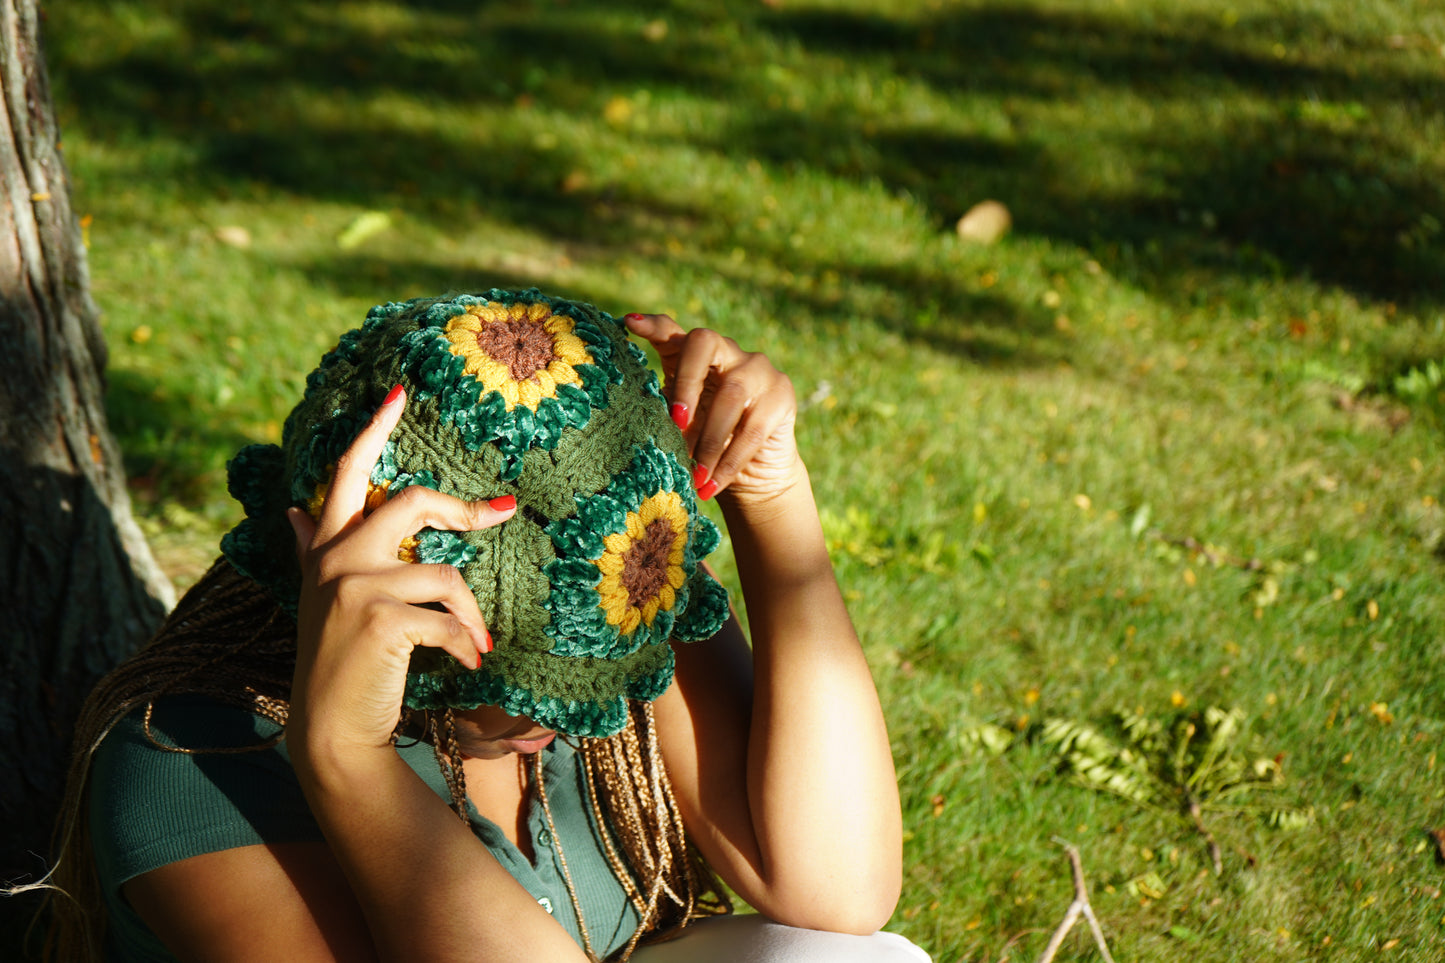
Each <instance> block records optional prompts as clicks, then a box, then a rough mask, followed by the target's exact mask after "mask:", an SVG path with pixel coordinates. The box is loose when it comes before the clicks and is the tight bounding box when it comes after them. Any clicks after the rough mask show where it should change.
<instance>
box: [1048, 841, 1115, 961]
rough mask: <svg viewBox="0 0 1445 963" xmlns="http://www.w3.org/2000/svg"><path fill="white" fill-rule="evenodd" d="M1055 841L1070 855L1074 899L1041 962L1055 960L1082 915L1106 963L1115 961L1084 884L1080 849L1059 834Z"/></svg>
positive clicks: (1050, 940)
mask: <svg viewBox="0 0 1445 963" xmlns="http://www.w3.org/2000/svg"><path fill="white" fill-rule="evenodd" d="M1054 842H1056V843H1058V844H1059V845H1060V846H1062V847H1064V853H1065V854H1066V855H1067V856H1068V857H1069V869H1070V871H1071V872H1072V873H1073V877H1074V901H1073V902H1072V903H1070V904H1069V908H1068V910H1067V911H1066V912H1065V913H1064V919H1063V922H1061V923H1060V924H1059V928H1058V929H1056V930H1054V935H1053V936H1052V937H1051V938H1050V939H1049V945H1048V946H1046V947H1044V955H1043V956H1041V957H1039V963H1050V961H1052V960H1053V958H1054V954H1055V953H1057V952H1058V951H1059V947H1060V946H1062V945H1063V943H1064V937H1065V936H1068V935H1069V930H1071V929H1073V928H1074V924H1075V923H1077V922H1078V921H1079V917H1080V915H1082V916H1083V917H1084V919H1086V920H1088V922H1089V929H1090V930H1091V931H1093V934H1094V942H1095V943H1096V944H1098V947H1099V954H1100V955H1101V956H1103V957H1104V963H1114V958H1113V957H1112V956H1110V955H1109V944H1108V943H1107V942H1105V941H1104V931H1103V930H1102V929H1101V928H1100V927H1099V918H1098V917H1097V916H1095V915H1094V908H1093V907H1092V906H1090V905H1089V890H1088V888H1087V887H1086V886H1085V885H1084V864H1083V863H1081V862H1080V861H1079V851H1078V849H1077V848H1075V847H1074V846H1073V845H1072V844H1070V843H1066V842H1064V841H1063V840H1062V839H1060V838H1059V837H1057V836H1055V837H1054Z"/></svg>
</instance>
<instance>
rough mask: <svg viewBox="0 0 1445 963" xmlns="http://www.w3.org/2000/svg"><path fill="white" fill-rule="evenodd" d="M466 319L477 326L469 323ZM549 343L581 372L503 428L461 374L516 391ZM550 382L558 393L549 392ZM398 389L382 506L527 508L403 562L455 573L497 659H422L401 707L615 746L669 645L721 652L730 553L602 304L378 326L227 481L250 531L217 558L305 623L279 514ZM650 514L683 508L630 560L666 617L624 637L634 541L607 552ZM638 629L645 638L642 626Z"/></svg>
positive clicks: (513, 303) (509, 294)
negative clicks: (511, 504) (426, 502)
mask: <svg viewBox="0 0 1445 963" xmlns="http://www.w3.org/2000/svg"><path fill="white" fill-rule="evenodd" d="M530 306H540V307H530ZM469 309H470V310H471V311H472V315H473V316H472V317H465V316H464V315H467V313H468V311H469ZM508 311H510V312H511V313H510V314H508V313H507V312H508ZM527 311H531V312H533V314H535V315H538V316H541V317H542V318H543V319H542V320H533V319H532V318H533V315H528V314H526V312H527ZM514 316H515V317H514ZM477 317H481V318H483V320H482V321H480V322H478V321H476V318H477ZM497 318H501V319H502V320H501V321H497V320H496V319H497ZM518 318H520V319H518ZM453 319H459V320H458V322H457V323H458V324H463V323H465V324H480V325H481V326H482V327H481V329H480V331H481V332H485V333H489V334H491V333H496V332H497V331H500V332H502V334H498V335H497V338H498V339H499V340H497V341H496V344H498V345H500V346H501V347H497V348H495V350H494V347H495V346H494V347H488V346H487V345H488V344H491V342H484V340H483V338H484V334H483V333H477V335H476V337H475V339H473V341H468V340H466V339H467V338H469V337H471V335H470V334H469V333H468V332H470V330H471V329H467V328H465V327H464V328H463V329H461V330H460V331H454V333H453V335H452V336H451V338H452V340H448V336H447V335H446V333H445V329H446V327H447V325H448V324H449V323H450V322H452V321H453ZM486 319H491V320H486ZM508 319H510V320H508ZM491 324H501V325H502V326H501V327H500V328H495V329H494V328H491V327H487V325H491ZM546 325H553V326H555V327H556V328H557V330H559V331H562V332H563V333H562V334H556V335H554V336H553V337H554V340H553V341H552V342H550V343H551V344H552V345H553V347H554V349H555V354H554V359H561V358H563V353H564V349H563V348H562V347H557V346H558V345H562V344H563V341H564V340H565V343H566V345H567V346H568V347H566V349H565V351H566V352H568V353H567V354H566V357H568V358H572V359H573V361H574V362H575V363H570V364H569V365H562V366H561V367H557V368H555V369H554V368H546V369H545V370H546V371H547V372H548V373H549V377H547V378H544V377H542V376H541V375H539V374H533V375H532V376H531V379H530V380H531V383H532V386H533V387H531V388H530V389H528V390H531V391H533V392H534V393H536V392H539V391H540V392H541V395H542V397H541V398H540V400H535V399H534V404H531V405H529V404H527V403H515V404H513V405H512V406H511V407H510V409H509V407H508V402H507V400H506V398H505V397H504V395H503V391H502V389H501V388H498V389H495V390H493V389H488V388H487V387H486V386H485V385H484V384H483V381H482V378H483V374H482V373H478V374H475V375H473V374H468V373H467V372H466V370H465V368H466V366H467V364H468V363H469V359H471V358H472V356H473V355H474V354H476V352H477V350H478V349H477V348H476V347H475V346H474V343H473V342H475V344H480V345H482V346H483V347H482V349H481V350H482V352H483V354H484V358H483V363H487V364H490V363H492V362H497V364H498V365H500V367H498V366H496V365H493V367H492V368H489V369H485V370H487V371H492V372H495V371H504V372H506V373H507V374H506V377H505V378H504V379H503V380H507V379H510V381H511V383H512V384H513V385H514V386H515V385H517V384H520V383H521V381H522V380H525V379H523V378H519V377H518V376H517V375H516V372H518V371H519V370H521V371H526V370H527V368H528V366H529V365H533V364H537V363H538V362H537V361H536V358H537V357H539V355H537V354H536V352H537V351H538V350H540V349H539V348H538V345H545V344H547V343H548V342H546V338H545V337H543V334H542V333H539V332H543V331H544V327H545V326H546ZM546 330H551V329H550V328H548V329H546ZM513 332H517V333H516V336H515V339H513ZM508 339H511V340H508ZM460 342H465V349H466V350H467V351H470V352H472V354H468V355H466V357H463V356H462V355H461V354H459V353H458V351H461V350H463V349H462V347H456V348H454V345H458V344H459V343H460ZM487 352H491V353H487ZM526 352H532V353H531V354H527V353H526ZM582 358H585V361H583V360H577V359H582ZM498 359H500V360H498ZM508 359H510V361H509V360H508ZM509 363H510V364H511V365H513V366H512V367H507V364H509ZM559 363H560V362H559ZM537 370H542V369H537ZM554 371H556V372H560V374H558V375H557V376H556V377H551V376H550V374H551V373H553V372H554ZM487 377H491V378H493V380H495V379H496V377H497V376H496V375H495V374H489V375H487ZM564 377H565V378H566V379H569V380H567V381H566V382H565V383H564V381H563V378H564ZM397 384H401V385H403V386H404V387H405V389H406V391H407V402H406V409H405V412H404V414H403V417H402V420H401V423H400V424H399V425H398V426H397V428H396V429H395V430H394V431H393V432H392V435H391V437H390V439H389V441H388V442H387V444H386V446H385V448H384V450H383V451H382V454H381V457H380V458H379V459H378V460H377V463H376V465H375V466H374V467H373V469H372V472H371V479H370V480H371V483H372V485H373V487H374V488H380V489H384V490H385V497H388V498H389V497H394V496H395V495H396V493H397V492H399V491H402V490H403V489H405V488H407V487H409V486H411V485H423V486H425V487H428V488H433V489H436V490H438V491H442V492H445V493H448V494H452V495H456V496H458V497H461V498H465V499H469V500H477V499H492V498H496V497H499V496H502V495H514V496H516V498H517V506H518V509H517V512H516V513H515V514H514V515H513V517H512V518H510V519H509V520H508V521H506V522H504V523H503V524H501V525H500V526H496V527H494V528H490V529H485V530H483V531H477V532H438V531H432V530H425V531H423V532H421V533H419V534H418V535H417V537H416V539H415V540H414V541H412V540H409V541H408V543H406V545H405V546H403V553H404V555H405V557H407V558H408V559H409V560H412V561H417V562H421V563H441V564H450V565H453V566H455V567H456V568H457V569H458V570H459V571H460V572H461V573H462V576H463V578H464V579H465V580H466V582H467V585H468V586H469V587H470V588H471V590H472V592H473V594H474V595H475V596H476V598H477V601H478V603H479V605H480V606H481V610H482V615H483V617H484V618H485V619H486V621H487V626H488V629H489V631H490V632H491V634H492V637H493V639H494V641H495V643H496V648H495V650H494V651H493V652H491V653H489V654H487V655H486V656H484V657H483V660H482V666H481V668H480V669H470V668H468V667H466V666H463V665H461V664H460V663H458V662H457V661H456V660H454V659H452V658H451V657H450V656H448V655H445V654H443V653H441V652H440V650H436V649H427V648H419V649H418V650H417V651H416V654H415V655H414V657H413V660H412V671H411V672H410V673H409V674H408V678H407V693H406V704H407V705H408V706H410V707H412V708H441V707H444V706H449V707H453V708H472V707H475V706H477V705H481V704H491V705H498V706H501V707H502V708H504V709H505V710H506V711H508V712H510V713H512V714H513V715H525V716H529V717H531V718H532V719H534V720H535V721H537V722H538V723H540V724H541V725H544V726H547V727H549V728H552V729H556V730H557V731H559V732H563V733H566V734H569V735H576V736H605V735H610V734H612V733H615V732H617V731H619V730H620V729H621V728H622V727H623V726H624V725H625V724H626V720H627V709H626V704H625V701H626V700H627V699H643V700H647V699H653V698H656V697H657V696H658V695H660V694H661V692H662V691H664V690H665V689H666V688H667V686H668V684H669V683H670V682H671V679H672V674H673V655H672V648H671V645H670V641H669V640H670V639H678V640H681V641H696V640H699V639H703V638H707V637H709V636H711V635H712V634H713V633H715V632H716V631H717V629H718V628H720V627H721V625H722V623H723V621H724V620H725V619H726V617H727V593H726V591H725V590H724V589H723V588H722V587H721V586H720V585H718V584H717V582H716V581H714V580H713V579H712V578H711V577H710V576H708V575H707V574H706V572H705V571H704V570H703V569H702V567H701V565H700V562H701V560H702V558H703V557H704V556H705V555H706V554H707V553H708V552H710V551H711V550H712V549H713V548H715V547H716V546H717V544H718V542H719V535H718V532H717V529H716V527H715V526H714V525H713V524H712V523H711V522H710V521H709V520H708V519H707V518H706V517H705V516H703V515H702V514H701V513H700V511H699V508H698V503H697V499H696V495H695V493H694V491H693V489H692V485H691V471H690V466H691V460H690V459H689V457H688V455H687V452H686V447H685V444H684V442H683V439H682V435H681V433H680V432H679V431H678V429H677V427H676V426H675V425H674V424H673V423H672V421H671V419H670V418H669V417H668V413H667V409H666V404H665V402H664V400H663V395H662V392H661V390H660V386H659V384H658V380H657V376H656V374H655V373H653V372H652V371H651V370H649V369H648V368H647V366H646V362H645V355H644V354H643V353H642V352H641V351H640V350H639V349H638V348H637V346H636V345H634V344H632V343H631V342H630V341H629V340H628V339H627V333H626V331H625V330H624V329H623V328H622V327H621V326H620V325H619V324H617V322H615V321H614V320H613V319H612V318H611V317H610V316H608V315H607V314H605V313H604V312H602V311H599V310H598V309H596V308H594V307H592V306H591V305H587V304H581V303H578V302H572V301H565V300H561V299H557V298H551V297H548V296H546V295H543V294H541V293H540V292H538V291H536V290H527V291H502V290H491V291H487V292H484V293H481V294H476V295H462V296H459V297H451V298H442V299H422V300H415V301H407V302H401V303H391V304H385V305H380V306H378V307H375V308H373V309H372V310H371V311H370V312H369V313H368V315H367V318H366V321H365V322H364V323H363V325H362V327H361V328H360V329H358V330H354V331H350V332H347V333H346V334H345V335H343V336H342V338H341V340H340V341H339V343H338V344H337V346H336V348H334V349H333V350H332V351H330V352H329V353H327V355H326V356H325V357H324V358H323V359H322V362H321V365H320V366H319V367H318V368H317V369H316V370H315V371H313V372H312V373H311V375H310V376H308V378H307V382H306V385H307V387H306V392H305V396H304V398H303V399H302V401H301V403H300V404H299V405H298V406H297V407H296V409H295V410H294V411H292V413H291V415H290V416H289V417H288V418H287V420H286V426H285V429H284V432H283V440H282V445H281V446H280V447H277V446H274V445H253V446H250V447H248V448H245V449H243V450H242V451H241V452H240V453H238V454H237V456H236V457H235V458H234V459H233V460H232V461H231V463H230V464H229V465H228V471H229V487H230V491H231V494H232V495H233V496H234V497H235V498H236V499H237V500H238V501H240V502H241V504H242V506H243V507H244V508H245V511H246V518H245V519H244V520H243V521H242V522H241V523H240V524H238V525H237V526H236V527H235V528H234V529H233V530H232V531H230V532H229V533H227V534H226V536H225V537H224V538H223V539H222V543H221V548H222V552H223V554H225V556H226V557H227V558H228V559H229V560H230V562H231V563H232V565H234V566H235V567H236V568H237V569H238V570H239V571H241V572H242V573H243V574H245V575H248V576H249V577H251V578H253V579H255V580H256V581H257V582H259V583H260V584H262V585H263V586H265V587H266V588H267V589H268V590H269V591H270V592H271V593H272V594H273V595H275V597H276V598H277V599H278V601H280V602H281V604H282V605H283V606H284V607H286V608H287V609H289V610H290V611H292V612H293V613H294V611H295V608H296V603H297V597H298V593H299V586H300V572H299V569H298V565H297V562H296V559H295V550H294V536H293V535H292V533H291V528H290V525H289V523H288V522H287V520H286V518H285V512H286V509H287V508H288V507H290V506H293V505H294V506H300V507H303V508H305V507H308V504H311V505H314V504H316V502H317V501H318V496H319V495H321V494H322V493H323V492H324V489H325V486H326V485H328V484H329V482H330V477H331V474H332V472H333V471H334V468H335V464H336V460H337V458H339V457H340V455H341V454H342V453H343V452H344V451H345V450H346V449H347V447H348V446H349V445H350V444H351V442H352V440H353V439H354V438H355V437H356V434H357V433H358V432H359V431H360V430H361V429H362V428H363V427H364V426H365V425H366V424H367V422H368V421H369V419H370V418H371V416H372V414H373V412H374V411H375V410H376V409H377V407H379V406H380V404H381V402H382V400H383V399H384V398H385V397H386V395H387V393H388V392H389V391H390V390H391V389H392V387H393V386H394V385H397ZM537 386H540V387H537ZM506 390H508V391H515V388H506ZM377 497H380V496H377ZM649 499H652V502H651V503H649V504H651V505H653V506H656V505H662V504H665V505H667V506H671V507H670V508H669V509H668V510H669V512H670V514H669V515H668V516H667V517H668V519H669V521H667V523H666V524H663V523H661V522H659V523H656V524H655V525H654V526H653V527H652V528H649V529H648V532H650V533H653V534H651V535H649V538H651V539H652V541H649V542H648V544H649V545H653V544H654V543H655V544H656V545H660V546H661V548H659V549H657V550H656V551H653V552H652V554H647V553H646V552H643V551H642V549H641V548H638V549H637V550H636V552H633V553H631V554H628V555H627V556H626V557H627V559H629V561H628V562H627V565H628V569H627V571H628V573H629V576H628V577H630V578H632V579H633V583H628V584H634V583H635V584H637V585H642V586H647V587H648V588H647V590H648V591H653V588H652V586H653V584H654V583H658V579H659V578H661V579H664V580H666V579H671V581H670V582H667V581H664V582H662V583H658V584H666V586H667V588H666V589H665V590H664V589H662V588H656V589H655V591H653V595H652V598H653V599H654V604H653V606H652V608H653V610H655V613H654V614H653V615H652V616H651V617H650V618H648V617H646V616H643V617H642V621H641V622H639V623H638V624H636V626H635V627H634V628H628V624H629V623H628V622H627V621H626V620H625V619H623V618H622V616H621V615H619V612H621V611H622V610H621V609H619V608H618V604H617V602H616V587H617V584H618V578H619V576H613V577H612V581H611V583H609V585H610V588H608V586H602V588H599V585H600V584H601V583H602V582H603V580H604V575H603V572H602V570H601V569H600V568H599V563H598V562H597V560H598V559H599V558H600V557H601V555H602V554H603V553H604V551H605V541H606V538H607V537H608V536H618V537H619V538H622V539H623V541H622V542H621V543H614V544H632V543H631V542H628V541H627V540H626V537H625V533H626V532H627V531H628V522H627V519H628V513H629V512H631V513H633V523H634V531H636V530H637V526H638V525H639V524H641V523H640V522H639V521H638V518H639V517H640V516H638V515H637V513H638V512H639V511H640V510H641V506H642V505H643V503H644V502H647V501H648V500H649ZM679 506H680V508H679ZM667 525H671V526H672V527H671V528H669V527H667ZM679 532H680V534H676V533H679ZM669 539H671V541H669ZM637 544H639V545H641V543H637ZM669 546H670V549H669ZM664 549H668V550H670V551H671V552H672V554H671V555H666V552H665V551H663V550H664ZM664 556H665V557H666V558H667V559H669V561H668V562H667V563H666V564H664V563H663V562H662V561H661V559H663V558H664ZM678 556H680V558H681V561H680V563H677V564H673V560H675V559H676V558H677V557H678ZM619 557H621V556H619ZM636 559H641V560H642V561H636ZM601 564H606V563H601ZM616 566H617V563H616V561H615V559H614V561H613V567H614V569H615V568H616ZM647 566H651V568H648V567H647ZM638 571H640V572H641V573H642V574H640V575H639V574H637V572H638ZM649 578H650V579H651V581H649V580H648V579H649ZM638 579H641V581H640V582H639V581H637V580H638ZM672 582H678V583H680V584H678V585H676V587H673V585H672ZM604 590H606V591H612V592H613V593H614V594H613V596H612V598H613V601H612V602H610V603H609V604H610V605H611V608H610V609H607V610H604V607H603V606H602V603H601V601H600V598H601V597H600V596H599V591H604ZM629 591H631V590H629ZM636 591H637V592H639V593H641V592H643V589H642V588H638V589H637V590H636ZM624 597H626V598H628V599H629V600H631V601H638V600H633V599H631V596H630V595H626V593H624ZM663 602H670V604H662V603H663ZM638 604H639V605H640V604H641V603H640V602H639V603H638ZM639 611H647V610H646V609H640V610H639ZM609 613H610V614H609ZM631 618H632V621H634V622H636V621H637V619H638V615H637V613H634V614H633V615H632V616H631Z"/></svg>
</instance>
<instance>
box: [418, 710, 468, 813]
mask: <svg viewBox="0 0 1445 963" xmlns="http://www.w3.org/2000/svg"><path fill="white" fill-rule="evenodd" d="M436 716H437V714H436V713H433V712H428V713H427V714H426V717H427V721H426V726H427V732H428V734H429V735H430V736H431V743H432V752H433V753H435V754H436V757H437V765H438V766H439V767H441V771H442V776H443V777H445V779H446V781H447V789H449V790H451V794H452V811H453V812H455V813H456V814H457V815H458V816H460V817H461V819H462V822H467V821H468V820H467V777H466V773H465V772H464V771H463V770H462V751H461V749H460V748H459V747H458V746H457V720H456V716H455V715H453V713H452V710H451V709H443V710H442V712H441V725H437V718H436Z"/></svg>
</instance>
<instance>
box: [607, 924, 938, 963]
mask: <svg viewBox="0 0 1445 963" xmlns="http://www.w3.org/2000/svg"><path fill="white" fill-rule="evenodd" d="M632 960H633V963H930V961H929V958H928V954H927V953H925V952H923V951H922V950H921V949H919V948H918V947H917V946H914V945H913V944H912V943H910V942H909V941H908V940H906V939H904V938H903V937H901V936H899V935H898V934H896V933H874V934H873V935H872V936H849V935H848V934H846V933H823V932H820V931H818V930H804V929H799V928H798V927H796V926H784V925H783V924H782V923H774V922H773V921H772V920H770V919H768V918H767V917H765V916H757V915H748V916H719V917H717V918H715V919H706V920H700V921H698V922H696V923H693V924H692V925H691V926H689V927H688V928H687V929H685V930H683V933H682V935H681V936H679V937H678V938H677V939H674V940H668V941H667V942H666V943H658V944H656V945H653V946H644V947H640V948H639V949H638V950H637V952H635V953H633V954H632Z"/></svg>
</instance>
